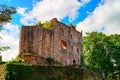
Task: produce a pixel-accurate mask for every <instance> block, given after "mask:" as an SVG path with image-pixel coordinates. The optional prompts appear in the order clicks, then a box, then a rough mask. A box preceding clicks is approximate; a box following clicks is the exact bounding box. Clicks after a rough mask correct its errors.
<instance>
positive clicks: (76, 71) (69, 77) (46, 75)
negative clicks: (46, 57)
mask: <svg viewBox="0 0 120 80" xmlns="http://www.w3.org/2000/svg"><path fill="white" fill-rule="evenodd" d="M95 78H96V79H95ZM93 79H94V80H98V79H99V80H101V78H100V76H99V75H97V74H96V73H94V72H91V71H89V70H86V69H81V68H74V67H69V66H67V67H63V66H32V65H26V64H23V63H7V64H6V67H5V80H93Z"/></svg>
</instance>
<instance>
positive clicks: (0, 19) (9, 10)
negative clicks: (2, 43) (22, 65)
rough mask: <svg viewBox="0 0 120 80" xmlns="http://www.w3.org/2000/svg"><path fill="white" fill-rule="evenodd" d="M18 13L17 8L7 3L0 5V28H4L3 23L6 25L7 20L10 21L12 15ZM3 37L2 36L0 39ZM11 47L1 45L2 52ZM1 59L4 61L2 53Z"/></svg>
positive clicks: (0, 50)
mask: <svg viewBox="0 0 120 80" xmlns="http://www.w3.org/2000/svg"><path fill="white" fill-rule="evenodd" d="M14 13H16V10H15V8H13V7H7V6H6V5H0V30H1V29H2V25H4V24H5V23H7V22H10V20H12V18H11V16H12V14H14ZM1 39H2V38H1V37H0V40H1ZM8 49H10V48H9V47H8V46H7V47H0V53H1V52H2V51H6V50H8ZM0 61H2V56H1V54H0Z"/></svg>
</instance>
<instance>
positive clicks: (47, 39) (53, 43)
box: [19, 19, 82, 65]
mask: <svg viewBox="0 0 120 80" xmlns="http://www.w3.org/2000/svg"><path fill="white" fill-rule="evenodd" d="M50 24H51V26H52V27H54V29H52V30H49V29H45V28H43V27H40V26H23V27H22V30H21V35H20V51H19V56H22V54H23V53H24V52H31V53H34V54H35V55H37V56H41V57H44V58H47V57H48V56H53V57H54V59H55V60H58V61H60V62H61V63H63V65H70V64H73V63H75V64H79V63H80V54H81V53H82V46H81V44H82V32H81V33H80V32H78V31H76V30H75V27H74V26H72V25H71V26H67V25H65V24H63V23H61V22H59V21H57V19H52V20H51V21H50Z"/></svg>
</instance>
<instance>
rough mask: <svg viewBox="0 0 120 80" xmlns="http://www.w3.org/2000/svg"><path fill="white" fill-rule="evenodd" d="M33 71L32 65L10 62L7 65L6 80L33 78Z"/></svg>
mask: <svg viewBox="0 0 120 80" xmlns="http://www.w3.org/2000/svg"><path fill="white" fill-rule="evenodd" d="M32 72H33V68H32V66H31V65H27V64H24V63H11V62H9V63H7V64H6V66H5V80H31V78H32V75H33V73H32Z"/></svg>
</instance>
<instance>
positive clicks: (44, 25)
mask: <svg viewBox="0 0 120 80" xmlns="http://www.w3.org/2000/svg"><path fill="white" fill-rule="evenodd" d="M37 25H38V26H39V27H43V28H46V29H49V30H52V29H53V27H52V26H51V25H50V22H49V21H46V22H45V23H43V24H42V23H41V22H40V21H39V22H38V23H37Z"/></svg>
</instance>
